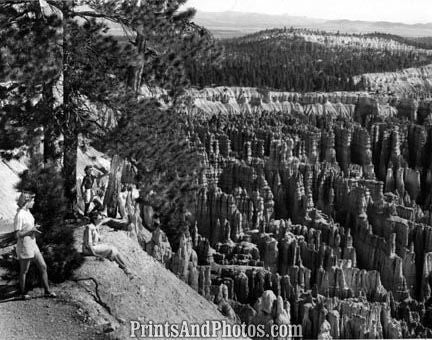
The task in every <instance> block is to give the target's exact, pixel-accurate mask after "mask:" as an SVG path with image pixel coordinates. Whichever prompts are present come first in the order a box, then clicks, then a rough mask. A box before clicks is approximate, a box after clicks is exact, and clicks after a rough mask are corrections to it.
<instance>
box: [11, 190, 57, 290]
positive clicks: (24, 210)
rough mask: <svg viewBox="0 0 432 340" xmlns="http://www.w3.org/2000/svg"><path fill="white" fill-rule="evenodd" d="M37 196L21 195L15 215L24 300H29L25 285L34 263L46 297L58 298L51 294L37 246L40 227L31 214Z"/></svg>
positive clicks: (45, 267) (43, 262) (45, 268)
mask: <svg viewBox="0 0 432 340" xmlns="http://www.w3.org/2000/svg"><path fill="white" fill-rule="evenodd" d="M34 197H35V195H34V194H33V193H30V192H23V193H21V195H20V197H19V199H18V211H17V214H16V215H15V221H14V227H15V236H16V238H17V246H16V252H17V256H18V260H19V264H20V274H19V284H20V290H21V296H22V298H23V299H29V298H30V296H29V295H27V294H26V290H25V283H26V275H27V272H28V270H29V267H30V263H31V262H32V261H34V262H35V263H36V265H37V267H38V269H39V271H40V274H41V277H42V284H43V286H44V289H45V296H47V297H56V294H54V293H52V292H50V289H49V285H48V274H47V266H46V264H45V260H44V258H43V256H42V254H41V252H40V250H39V247H38V245H37V244H36V237H35V236H36V234H40V231H39V230H38V226H35V220H34V217H33V215H32V214H31V212H30V209H31V208H32V207H33V205H34Z"/></svg>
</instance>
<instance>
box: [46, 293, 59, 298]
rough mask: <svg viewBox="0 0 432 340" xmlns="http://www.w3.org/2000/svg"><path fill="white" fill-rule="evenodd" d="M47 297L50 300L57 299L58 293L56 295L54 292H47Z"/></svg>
mask: <svg viewBox="0 0 432 340" xmlns="http://www.w3.org/2000/svg"><path fill="white" fill-rule="evenodd" d="M44 296H45V297H48V298H56V297H57V294H56V293H54V292H45V295H44Z"/></svg>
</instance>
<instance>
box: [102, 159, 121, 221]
mask: <svg viewBox="0 0 432 340" xmlns="http://www.w3.org/2000/svg"><path fill="white" fill-rule="evenodd" d="M123 167H124V160H123V159H122V158H120V156H117V155H115V156H114V158H113V159H112V161H111V168H110V174H109V181H108V187H107V190H106V193H105V198H104V205H105V206H106V207H107V212H108V216H109V217H114V218H115V217H116V216H117V208H118V197H119V194H120V190H121V179H122V174H123Z"/></svg>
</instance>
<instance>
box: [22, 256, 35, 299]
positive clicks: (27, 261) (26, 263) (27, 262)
mask: <svg viewBox="0 0 432 340" xmlns="http://www.w3.org/2000/svg"><path fill="white" fill-rule="evenodd" d="M31 260H32V259H20V260H19V264H20V274H19V286H20V291H21V294H22V295H25V293H26V290H25V285H26V275H27V272H28V270H29V268H30V262H31Z"/></svg>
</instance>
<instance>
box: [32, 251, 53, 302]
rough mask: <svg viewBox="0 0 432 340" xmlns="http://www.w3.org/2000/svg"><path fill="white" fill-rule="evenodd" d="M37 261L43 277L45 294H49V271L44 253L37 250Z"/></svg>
mask: <svg viewBox="0 0 432 340" xmlns="http://www.w3.org/2000/svg"><path fill="white" fill-rule="evenodd" d="M34 259H35V262H36V265H37V267H38V268H39V271H40V274H41V278H42V284H43V286H44V290H45V294H48V293H49V292H50V289H49V284H48V272H47V265H46V263H45V260H44V258H43V256H42V254H41V253H40V252H39V251H38V252H35V257H34Z"/></svg>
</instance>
